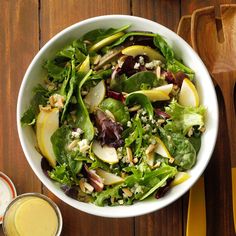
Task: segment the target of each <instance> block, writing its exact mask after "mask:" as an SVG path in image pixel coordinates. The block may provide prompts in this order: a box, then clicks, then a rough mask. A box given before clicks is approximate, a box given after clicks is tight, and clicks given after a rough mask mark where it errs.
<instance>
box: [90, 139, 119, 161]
mask: <svg viewBox="0 0 236 236" xmlns="http://www.w3.org/2000/svg"><path fill="white" fill-rule="evenodd" d="M92 151H93V152H94V154H95V155H96V156H97V157H98V158H99V159H100V160H102V161H104V162H106V163H109V164H115V163H118V162H119V158H118V155H117V152H116V149H115V148H113V147H109V146H107V145H104V146H103V147H102V146H101V144H100V143H99V142H98V141H94V142H93V145H92Z"/></svg>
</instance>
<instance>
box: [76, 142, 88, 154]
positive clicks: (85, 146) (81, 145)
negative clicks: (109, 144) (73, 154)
mask: <svg viewBox="0 0 236 236" xmlns="http://www.w3.org/2000/svg"><path fill="white" fill-rule="evenodd" d="M78 144H79V150H80V151H81V152H82V153H84V152H86V151H87V150H88V149H89V148H90V146H89V145H88V140H87V139H82V140H81V141H79V142H78Z"/></svg>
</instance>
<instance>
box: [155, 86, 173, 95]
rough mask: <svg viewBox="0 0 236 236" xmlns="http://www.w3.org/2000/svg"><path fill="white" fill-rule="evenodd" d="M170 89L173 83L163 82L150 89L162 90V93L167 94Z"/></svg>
mask: <svg viewBox="0 0 236 236" xmlns="http://www.w3.org/2000/svg"><path fill="white" fill-rule="evenodd" d="M172 89H173V84H165V85H162V86H159V87H156V88H153V89H152V90H156V91H162V92H163V93H166V94H168V95H169V93H170V92H171V90H172Z"/></svg>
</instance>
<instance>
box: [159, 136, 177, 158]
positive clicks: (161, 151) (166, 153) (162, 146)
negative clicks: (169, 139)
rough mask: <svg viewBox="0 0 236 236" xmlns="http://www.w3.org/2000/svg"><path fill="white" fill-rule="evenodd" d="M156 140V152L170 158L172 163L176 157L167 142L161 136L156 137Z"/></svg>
mask: <svg viewBox="0 0 236 236" xmlns="http://www.w3.org/2000/svg"><path fill="white" fill-rule="evenodd" d="M156 142H157V147H156V148H155V152H156V153H157V154H159V155H161V156H163V157H167V158H168V159H169V162H170V163H172V162H173V161H174V158H173V157H172V156H171V155H170V153H169V151H168V150H167V148H166V146H165V144H164V143H163V142H162V141H161V139H160V138H159V137H156Z"/></svg>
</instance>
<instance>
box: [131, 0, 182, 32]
mask: <svg viewBox="0 0 236 236" xmlns="http://www.w3.org/2000/svg"><path fill="white" fill-rule="evenodd" d="M132 14H133V15H135V16H141V17H144V18H147V19H150V20H153V21H156V22H158V23H160V24H162V25H164V26H166V27H168V28H169V29H171V30H173V31H176V30H177V26H178V22H179V19H180V4H179V1H172V0H155V1H153V0H146V1H142V0H133V1H132Z"/></svg>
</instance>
